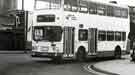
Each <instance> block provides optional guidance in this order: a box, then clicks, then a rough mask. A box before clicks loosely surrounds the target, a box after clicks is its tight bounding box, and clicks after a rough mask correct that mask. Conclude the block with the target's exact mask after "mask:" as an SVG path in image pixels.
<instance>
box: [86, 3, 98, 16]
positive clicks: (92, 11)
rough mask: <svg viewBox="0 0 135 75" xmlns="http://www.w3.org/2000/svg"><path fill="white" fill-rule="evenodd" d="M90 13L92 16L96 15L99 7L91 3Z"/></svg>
mask: <svg viewBox="0 0 135 75" xmlns="http://www.w3.org/2000/svg"><path fill="white" fill-rule="evenodd" d="M88 7H89V13H90V14H96V13H97V6H96V3H92V2H90V3H89V5H88Z"/></svg>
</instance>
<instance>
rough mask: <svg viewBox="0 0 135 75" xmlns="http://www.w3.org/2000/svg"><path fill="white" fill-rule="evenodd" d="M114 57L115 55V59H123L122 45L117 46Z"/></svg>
mask: <svg viewBox="0 0 135 75" xmlns="http://www.w3.org/2000/svg"><path fill="white" fill-rule="evenodd" d="M114 57H115V59H121V48H120V47H116V49H115V51H114Z"/></svg>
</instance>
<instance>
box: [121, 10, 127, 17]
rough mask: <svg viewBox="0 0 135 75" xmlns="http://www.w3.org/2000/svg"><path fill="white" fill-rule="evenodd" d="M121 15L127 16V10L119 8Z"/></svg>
mask: <svg viewBox="0 0 135 75" xmlns="http://www.w3.org/2000/svg"><path fill="white" fill-rule="evenodd" d="M121 16H122V17H123V18H128V10H127V9H124V8H123V9H121Z"/></svg>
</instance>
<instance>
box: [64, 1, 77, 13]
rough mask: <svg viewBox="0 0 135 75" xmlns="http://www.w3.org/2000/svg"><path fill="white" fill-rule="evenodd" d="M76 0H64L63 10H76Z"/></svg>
mask: <svg viewBox="0 0 135 75" xmlns="http://www.w3.org/2000/svg"><path fill="white" fill-rule="evenodd" d="M77 3H78V1H77V0H64V10H66V11H75V12H76V11H78V4H77Z"/></svg>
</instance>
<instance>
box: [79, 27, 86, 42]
mask: <svg viewBox="0 0 135 75" xmlns="http://www.w3.org/2000/svg"><path fill="white" fill-rule="evenodd" d="M78 37H79V40H80V41H87V39H88V30H86V29H80V30H79V36H78Z"/></svg>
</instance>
